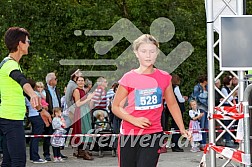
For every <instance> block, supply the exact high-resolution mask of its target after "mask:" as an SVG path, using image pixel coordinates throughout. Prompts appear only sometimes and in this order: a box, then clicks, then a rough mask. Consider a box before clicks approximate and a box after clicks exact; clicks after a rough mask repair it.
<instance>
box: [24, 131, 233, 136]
mask: <svg viewBox="0 0 252 167" xmlns="http://www.w3.org/2000/svg"><path fill="white" fill-rule="evenodd" d="M230 131H233V132H234V131H236V129H230ZM191 132H192V133H207V132H209V130H193V131H191ZM215 132H218V133H219V132H223V130H215ZM164 133H165V134H168V135H170V134H180V131H179V130H173V131H164ZM54 136H58V137H107V136H114V137H117V136H119V134H99V133H97V134H68V135H25V137H33V138H39V137H40V138H43V137H54Z"/></svg>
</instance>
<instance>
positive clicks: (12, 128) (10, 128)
mask: <svg viewBox="0 0 252 167" xmlns="http://www.w3.org/2000/svg"><path fill="white" fill-rule="evenodd" d="M6 112H7V111H6ZM23 122H24V121H23V120H9V119H4V118H0V130H1V132H2V133H3V162H2V165H1V166H2V167H5V166H8V167H9V166H12V167H16V166H19V167H24V166H25V165H26V148H25V133H24V127H23Z"/></svg>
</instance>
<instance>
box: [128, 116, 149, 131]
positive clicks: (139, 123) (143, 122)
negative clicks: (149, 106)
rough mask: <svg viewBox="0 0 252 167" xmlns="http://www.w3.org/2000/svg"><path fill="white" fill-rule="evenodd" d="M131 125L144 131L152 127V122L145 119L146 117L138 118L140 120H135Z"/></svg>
mask: <svg viewBox="0 0 252 167" xmlns="http://www.w3.org/2000/svg"><path fill="white" fill-rule="evenodd" d="M131 123H132V124H133V125H135V126H137V127H139V128H142V129H146V128H148V127H149V126H150V125H151V122H150V121H149V119H147V118H145V117H138V118H136V117H135V118H134V119H133V120H132V121H131Z"/></svg>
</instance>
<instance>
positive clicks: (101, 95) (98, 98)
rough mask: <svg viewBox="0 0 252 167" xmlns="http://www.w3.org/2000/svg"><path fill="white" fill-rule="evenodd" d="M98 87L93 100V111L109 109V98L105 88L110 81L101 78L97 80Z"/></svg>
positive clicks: (91, 105)
mask: <svg viewBox="0 0 252 167" xmlns="http://www.w3.org/2000/svg"><path fill="white" fill-rule="evenodd" d="M97 85H98V87H97V88H96V89H95V91H94V92H95V95H94V97H93V98H92V100H91V104H90V108H91V109H97V108H99V109H106V108H107V98H106V91H105V88H106V87H107V86H108V81H107V80H106V79H105V78H104V77H99V78H98V79H97Z"/></svg>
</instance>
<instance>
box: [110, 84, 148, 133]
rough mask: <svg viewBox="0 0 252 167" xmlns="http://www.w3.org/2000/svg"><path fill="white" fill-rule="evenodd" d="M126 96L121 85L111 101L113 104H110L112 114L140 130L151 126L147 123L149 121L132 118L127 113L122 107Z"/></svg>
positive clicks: (125, 91)
mask: <svg viewBox="0 0 252 167" xmlns="http://www.w3.org/2000/svg"><path fill="white" fill-rule="evenodd" d="M127 96H128V91H127V90H126V89H125V88H124V87H123V86H121V85H119V87H118V89H117V91H116V94H115V98H114V100H113V104H112V108H113V110H112V112H113V113H114V114H115V115H116V116H117V117H119V118H121V119H122V120H125V121H127V122H129V123H131V124H133V125H135V126H137V127H140V128H143V129H145V128H147V127H149V126H150V125H151V122H150V121H149V119H147V118H145V117H134V116H132V115H130V114H129V113H127V112H126V111H125V110H124V108H123V106H124V104H125V101H126V98H127Z"/></svg>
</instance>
